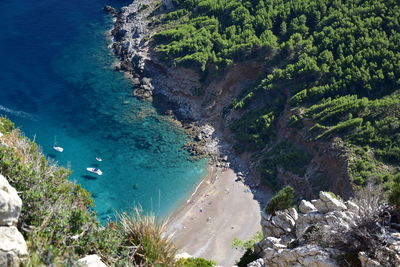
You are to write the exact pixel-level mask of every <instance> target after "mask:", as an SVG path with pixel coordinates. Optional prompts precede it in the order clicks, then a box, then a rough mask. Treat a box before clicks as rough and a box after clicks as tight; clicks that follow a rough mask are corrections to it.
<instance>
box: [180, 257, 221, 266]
mask: <svg viewBox="0 0 400 267" xmlns="http://www.w3.org/2000/svg"><path fill="white" fill-rule="evenodd" d="M177 266H179V267H213V266H215V263H214V262H213V261H209V260H206V259H203V258H187V259H180V260H178V261H177Z"/></svg>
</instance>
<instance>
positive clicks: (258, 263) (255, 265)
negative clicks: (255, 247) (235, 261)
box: [247, 259, 265, 267]
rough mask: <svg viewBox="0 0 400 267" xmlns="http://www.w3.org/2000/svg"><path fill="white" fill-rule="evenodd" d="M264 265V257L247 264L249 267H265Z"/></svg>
mask: <svg viewBox="0 0 400 267" xmlns="http://www.w3.org/2000/svg"><path fill="white" fill-rule="evenodd" d="M264 266H265V264H264V260H263V259H258V260H255V261H253V262H250V263H249V264H247V267H264Z"/></svg>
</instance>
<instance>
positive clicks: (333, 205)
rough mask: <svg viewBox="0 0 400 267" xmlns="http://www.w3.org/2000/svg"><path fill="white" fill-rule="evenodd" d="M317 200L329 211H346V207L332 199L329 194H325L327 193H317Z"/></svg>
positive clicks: (337, 200) (339, 201)
mask: <svg viewBox="0 0 400 267" xmlns="http://www.w3.org/2000/svg"><path fill="white" fill-rule="evenodd" d="M319 198H320V199H321V200H322V201H323V202H325V204H326V206H327V208H328V210H329V211H334V210H337V211H343V210H347V207H346V205H345V204H344V203H343V202H342V201H341V200H339V199H336V198H335V197H333V196H332V195H331V194H329V193H327V192H323V191H321V192H319Z"/></svg>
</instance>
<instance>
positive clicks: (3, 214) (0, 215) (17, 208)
mask: <svg viewBox="0 0 400 267" xmlns="http://www.w3.org/2000/svg"><path fill="white" fill-rule="evenodd" d="M21 207H22V200H21V198H20V197H19V196H18V194H17V190H15V188H14V187H12V186H11V185H10V184H9V183H8V181H7V179H6V178H5V177H4V176H3V175H0V226H3V225H9V226H10V225H16V224H17V222H18V217H19V214H20V212H21Z"/></svg>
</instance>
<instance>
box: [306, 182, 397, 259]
mask: <svg viewBox="0 0 400 267" xmlns="http://www.w3.org/2000/svg"><path fill="white" fill-rule="evenodd" d="M352 201H353V202H355V203H356V204H357V205H358V207H359V209H358V210H356V211H353V213H354V214H355V216H353V217H352V218H353V219H352V221H353V222H354V224H352V225H350V227H349V228H346V227H343V226H342V224H340V223H338V221H336V222H333V223H332V222H331V223H327V222H323V223H321V225H319V224H317V225H315V226H314V227H313V231H310V233H309V234H308V235H307V237H306V238H307V240H308V242H309V243H312V244H316V245H318V246H321V247H324V248H335V249H339V250H341V251H343V252H344V259H343V260H347V261H348V260H349V259H352V260H354V261H356V262H357V261H358V260H357V258H356V257H357V255H358V253H359V252H361V251H363V252H365V253H366V254H367V255H368V257H371V258H372V259H376V260H378V261H379V262H381V263H387V265H385V266H394V265H391V264H393V263H391V262H390V260H389V259H390V258H391V257H392V256H393V255H391V253H392V252H390V250H387V249H386V246H387V245H388V243H387V238H388V236H389V230H388V229H387V228H386V227H385V216H384V215H385V214H388V211H387V207H386V206H385V204H384V192H383V190H382V187H380V186H378V185H371V184H368V185H367V186H366V187H364V188H361V189H359V190H358V191H357V192H356V193H355V198H354V199H352Z"/></svg>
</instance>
